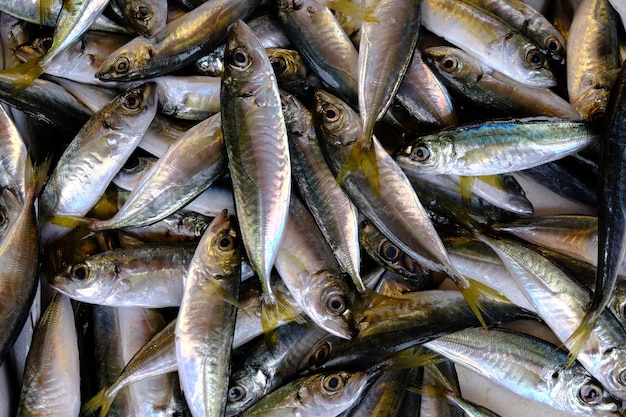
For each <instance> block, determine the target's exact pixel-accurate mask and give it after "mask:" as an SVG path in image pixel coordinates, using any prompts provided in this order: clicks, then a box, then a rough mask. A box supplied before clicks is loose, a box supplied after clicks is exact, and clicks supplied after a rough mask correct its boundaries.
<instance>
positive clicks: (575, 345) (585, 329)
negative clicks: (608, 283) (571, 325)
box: [559, 311, 600, 366]
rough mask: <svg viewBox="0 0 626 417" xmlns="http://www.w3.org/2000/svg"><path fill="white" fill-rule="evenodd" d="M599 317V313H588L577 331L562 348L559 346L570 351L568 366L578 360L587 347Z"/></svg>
mask: <svg viewBox="0 0 626 417" xmlns="http://www.w3.org/2000/svg"><path fill="white" fill-rule="evenodd" d="M599 315H600V313H599V312H593V311H589V312H587V314H585V316H584V317H583V320H582V322H581V323H580V326H578V328H577V329H576V331H575V332H574V333H572V335H571V336H570V337H568V338H567V340H565V341H564V342H563V344H562V345H561V346H559V348H561V347H565V348H566V349H568V350H569V353H568V355H567V366H570V365H571V364H572V363H573V362H574V361H575V360H576V357H577V356H578V354H579V353H580V351H581V349H582V348H583V346H584V345H585V342H586V341H587V339H589V335H590V334H591V331H592V330H593V327H594V326H595V324H596V320H597V319H598V316H599ZM568 346H571V347H568Z"/></svg>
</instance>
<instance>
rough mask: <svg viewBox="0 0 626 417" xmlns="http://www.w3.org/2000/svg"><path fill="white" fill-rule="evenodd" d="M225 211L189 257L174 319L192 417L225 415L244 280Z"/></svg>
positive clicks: (234, 235)
mask: <svg viewBox="0 0 626 417" xmlns="http://www.w3.org/2000/svg"><path fill="white" fill-rule="evenodd" d="M237 239H238V236H237V232H236V231H235V229H234V225H233V224H232V223H231V220H230V219H229V218H228V216H227V212H226V211H223V212H222V213H221V214H220V215H219V216H217V217H216V218H215V219H214V220H213V222H211V224H210V225H209V228H208V229H207V231H206V232H205V234H204V235H203V237H202V239H201V240H200V243H199V244H198V247H197V248H196V252H195V253H194V257H193V258H192V260H191V265H190V266H189V271H188V273H187V280H186V283H185V293H184V294H183V300H182V303H181V306H180V311H179V313H178V319H177V320H176V330H175V333H176V342H175V345H176V362H177V364H178V372H179V378H180V383H181V388H182V390H183V392H184V394H185V399H186V400H187V404H188V405H189V409H190V411H191V413H192V415H194V416H204V415H207V416H215V415H223V413H224V410H225V409H226V397H227V392H228V376H229V372H230V361H229V358H230V351H231V348H232V343H233V335H234V332H235V317H236V310H235V306H234V305H233V304H230V302H229V301H227V300H226V299H224V294H227V296H229V297H233V298H234V297H237V294H238V288H239V282H240V280H241V267H240V262H241V261H240V259H239V256H240V255H239V245H240V244H239V242H238V240H237Z"/></svg>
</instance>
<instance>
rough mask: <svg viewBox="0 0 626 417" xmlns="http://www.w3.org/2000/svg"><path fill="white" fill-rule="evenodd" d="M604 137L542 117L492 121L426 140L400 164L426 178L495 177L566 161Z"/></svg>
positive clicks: (409, 149) (580, 126) (402, 156)
mask: <svg viewBox="0 0 626 417" xmlns="http://www.w3.org/2000/svg"><path fill="white" fill-rule="evenodd" d="M598 137H599V133H596V131H595V130H594V129H593V128H592V126H591V125H589V124H587V123H584V122H576V121H569V120H562V119H550V118H542V117H537V118H527V119H519V120H518V119H513V120H500V121H489V122H484V123H478V124H473V125H467V126H460V127H457V128H451V129H447V130H444V131H441V132H440V133H435V134H433V135H428V136H422V137H420V138H419V139H417V140H416V142H415V143H414V144H412V145H409V146H407V147H405V148H403V149H402V150H400V151H399V153H397V154H396V156H395V160H396V162H397V163H398V164H399V165H400V166H401V167H402V168H403V169H405V170H410V169H415V170H416V171H417V172H421V173H424V174H426V173H428V174H457V175H493V174H501V173H506V172H511V171H517V170H521V169H527V168H531V167H533V166H536V165H540V164H542V163H545V162H550V161H553V160H555V159H559V158H562V157H564V156H566V155H569V154H571V153H574V152H577V151H579V150H581V149H583V148H585V147H587V146H589V145H591V144H592V143H593V142H594V141H596V140H597V139H598Z"/></svg>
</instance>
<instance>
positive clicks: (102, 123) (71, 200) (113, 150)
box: [39, 83, 156, 245]
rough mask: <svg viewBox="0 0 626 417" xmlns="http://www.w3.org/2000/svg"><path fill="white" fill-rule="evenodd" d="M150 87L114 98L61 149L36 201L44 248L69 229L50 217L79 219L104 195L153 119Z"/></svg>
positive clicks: (151, 87) (153, 108)
mask: <svg viewBox="0 0 626 417" xmlns="http://www.w3.org/2000/svg"><path fill="white" fill-rule="evenodd" d="M155 91H156V88H155V85H154V84H153V83H146V84H143V85H142V86H141V87H138V88H136V89H132V90H129V91H128V92H126V93H124V94H121V95H119V96H117V97H116V98H115V99H114V100H113V101H111V102H110V103H109V105H108V106H106V107H105V108H103V109H102V110H101V111H100V112H98V113H96V114H95V115H94V116H92V117H91V119H89V121H88V122H87V123H86V124H85V125H84V126H83V128H82V129H81V131H80V132H79V133H78V134H77V135H76V137H75V138H74V140H73V141H72V143H71V144H70V145H69V146H68V148H66V150H65V152H64V153H63V156H62V157H61V159H60V161H59V163H58V164H57V166H56V168H55V169H54V171H53V172H52V174H51V176H50V178H49V179H48V182H47V183H46V186H45V187H44V189H43V191H42V194H41V196H40V201H39V203H40V207H41V214H42V216H43V217H44V218H45V219H46V220H47V221H46V222H45V224H44V225H43V226H42V234H41V236H42V242H43V244H44V245H46V244H49V243H51V242H54V241H56V240H57V239H59V238H60V237H62V236H63V235H65V234H66V233H67V232H68V231H69V229H68V228H66V227H63V226H57V225H54V224H52V223H50V221H49V220H50V218H51V217H52V216H59V215H75V216H84V215H85V214H86V213H87V212H88V211H89V209H91V207H92V206H93V205H94V204H95V203H96V201H97V200H98V199H99V198H100V196H101V195H102V194H103V193H104V190H105V188H106V187H107V186H108V185H109V183H110V182H111V179H113V177H114V176H115V174H116V173H117V171H119V169H120V168H121V167H122V166H123V165H124V162H125V161H126V159H128V157H129V156H130V154H131V153H132V151H133V150H134V149H135V148H136V147H137V145H138V144H139V142H140V141H141V136H142V135H143V133H144V131H145V130H146V129H147V127H148V125H149V123H150V121H151V120H152V118H154V115H155V113H156V97H155Z"/></svg>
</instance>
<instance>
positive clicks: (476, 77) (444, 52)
mask: <svg viewBox="0 0 626 417" xmlns="http://www.w3.org/2000/svg"><path fill="white" fill-rule="evenodd" d="M422 56H423V57H424V61H425V62H426V63H427V64H428V65H429V66H430V67H431V68H433V69H434V70H435V71H436V72H437V73H438V74H439V75H441V76H442V77H444V78H445V79H447V80H448V81H449V82H450V83H452V84H454V85H459V84H461V85H463V86H468V85H472V84H475V83H477V82H478V81H480V79H481V78H482V76H483V74H486V73H489V72H491V69H490V68H488V67H487V66H485V65H482V64H481V63H480V62H479V61H477V60H476V59H474V58H472V57H471V56H470V55H468V54H466V53H465V52H463V51H462V50H460V49H458V48H453V47H448V46H433V47H430V48H426V49H425V50H424V53H423V55H422Z"/></svg>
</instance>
